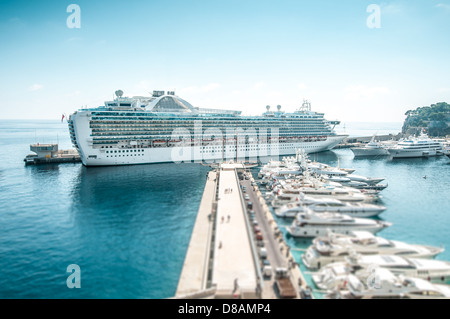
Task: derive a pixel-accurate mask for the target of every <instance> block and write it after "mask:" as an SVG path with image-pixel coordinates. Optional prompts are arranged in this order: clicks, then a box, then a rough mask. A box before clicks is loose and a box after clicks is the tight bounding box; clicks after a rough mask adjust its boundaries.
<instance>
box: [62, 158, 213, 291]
mask: <svg viewBox="0 0 450 319" xmlns="http://www.w3.org/2000/svg"><path fill="white" fill-rule="evenodd" d="M207 171H209V167H205V166H201V165H199V164H182V165H177V164H153V165H133V166H114V167H89V168H86V167H80V169H79V171H78V174H77V175H76V176H74V178H73V181H72V184H73V186H72V190H71V196H70V197H71V209H70V211H71V214H72V219H73V221H74V227H75V229H76V231H77V234H78V237H79V238H78V245H79V246H80V247H82V248H83V252H82V253H80V256H79V258H80V259H82V260H85V261H86V265H85V272H88V273H89V274H90V276H91V279H90V282H89V283H87V284H86V285H90V286H88V287H87V289H89V290H90V291H92V292H98V294H96V295H95V296H96V297H101V298H103V297H107V298H111V297H120V298H127V297H131V298H140V297H145V298H165V297H171V296H172V295H173V294H174V293H175V289H176V285H177V283H178V276H179V273H180V271H181V267H182V265H183V261H184V256H185V253H186V249H187V245H188V243H189V238H190V235H191V231H192V227H193V225H194V222H195V216H196V213H197V210H198V206H199V204H200V199H201V194H202V192H203V185H204V182H205V179H206V178H205V177H206V172H207ZM104 269H108V270H107V271H105V270H104ZM118 274H120V275H118ZM105 280H107V281H108V282H109V288H108V291H107V292H105V291H98V287H97V286H98V285H104V283H102V282H104V281H105ZM86 285H85V287H86Z"/></svg>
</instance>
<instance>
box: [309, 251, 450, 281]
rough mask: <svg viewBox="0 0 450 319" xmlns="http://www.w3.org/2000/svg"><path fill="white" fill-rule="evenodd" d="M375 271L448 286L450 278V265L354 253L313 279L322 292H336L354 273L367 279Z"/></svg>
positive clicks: (444, 262)
mask: <svg viewBox="0 0 450 319" xmlns="http://www.w3.org/2000/svg"><path fill="white" fill-rule="evenodd" d="M375 268H385V269H388V270H390V271H391V272H392V273H393V274H394V275H403V276H408V277H416V278H420V279H425V280H428V281H430V282H434V283H447V282H448V281H449V279H450V262H447V261H441V260H434V259H424V258H406V257H401V256H394V255H369V256H362V255H359V254H353V256H350V257H346V258H345V261H343V262H335V263H331V264H328V265H326V266H323V267H322V268H321V269H320V271H318V272H316V273H315V274H314V275H313V276H312V279H313V281H314V284H315V285H316V286H317V287H319V288H320V289H325V290H328V289H334V288H336V287H337V286H340V285H342V284H343V283H344V282H345V280H346V277H347V275H349V274H354V275H356V276H358V277H364V278H367V277H368V276H370V275H371V273H372V272H373V269H375Z"/></svg>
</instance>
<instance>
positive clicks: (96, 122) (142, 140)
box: [69, 91, 347, 166]
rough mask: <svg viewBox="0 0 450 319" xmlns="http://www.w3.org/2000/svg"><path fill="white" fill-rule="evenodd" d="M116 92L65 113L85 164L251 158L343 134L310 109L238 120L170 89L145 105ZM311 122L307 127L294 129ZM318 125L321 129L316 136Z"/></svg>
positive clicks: (323, 146) (309, 148)
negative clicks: (289, 126)
mask: <svg viewBox="0 0 450 319" xmlns="http://www.w3.org/2000/svg"><path fill="white" fill-rule="evenodd" d="M116 93H120V94H119V95H118V98H117V99H116V100H114V101H112V102H105V107H101V108H97V109H83V110H80V111H78V112H75V113H74V114H72V115H71V116H70V118H69V130H70V134H71V138H72V142H73V144H74V146H75V147H76V148H77V150H78V152H79V154H80V157H81V161H82V163H83V164H84V165H85V166H108V165H134V164H148V163H167V162H175V163H180V162H203V163H212V162H217V161H222V160H225V161H227V160H235V159H238V160H245V159H249V160H253V161H254V160H257V159H263V158H267V157H270V158H274V157H278V156H286V155H294V154H295V152H296V151H297V150H298V149H303V150H305V152H306V153H315V152H321V151H326V150H330V149H332V148H333V147H334V146H336V145H337V144H338V143H340V142H341V141H342V140H343V139H344V138H345V137H347V135H334V133H331V132H332V131H331V130H330V129H329V128H330V127H329V124H327V123H328V122H326V121H325V120H324V119H323V114H321V113H314V112H311V111H310V110H307V111H298V112H297V113H295V112H294V113H293V114H291V115H289V116H287V115H283V116H281V114H284V113H282V112H275V113H273V112H272V113H270V112H269V114H266V115H267V116H261V117H254V118H249V117H242V119H241V117H240V112H236V111H217V110H209V109H205V110H203V111H201V110H200V109H198V108H194V107H192V105H190V104H189V103H187V102H186V101H184V100H182V99H180V98H178V97H176V96H174V95H173V92H172V95H171V94H169V93H168V95H162V96H161V95H160V94H159V93H158V91H155V92H154V95H153V97H152V98H151V99H150V101H151V102H149V104H147V105H140V104H141V103H143V102H141V100H142V99H141V98H138V97H137V98H133V99H128V98H121V97H120V96H121V94H122V93H123V92H121V91H120V92H119V91H118V92H116ZM170 101H172V102H170ZM136 103H138V104H136ZM119 104H120V107H119V106H118V105H119ZM202 112H203V113H202ZM211 114H214V116H217V117H216V118H217V121H218V122H216V121H215V119H216V118H215V117H214V116H212V115H211ZM203 115H204V116H203ZM178 118H179V120H177V119H178ZM285 118H286V119H285ZM302 119H304V120H302ZM315 119H316V120H315ZM288 121H292V123H294V124H292V125H293V127H294V128H293V131H292V135H289V134H288V133H290V132H289V131H288V130H287V128H286V127H287V125H286V123H289V122H288ZM296 121H297V122H296ZM302 121H304V122H302ZM315 121H318V124H317V125H316V126H314V125H312V124H311V132H310V131H309V130H304V131H305V133H303V132H302V129H300V128H299V125H306V124H303V123H308V122H311V123H315ZM219 122H220V124H217V123H219ZM330 123H331V122H330ZM203 124H204V128H203V126H202V125H203ZM250 125H254V127H250ZM330 125H331V124H330ZM261 126H263V127H261ZM318 128H319V129H322V131H323V133H322V134H320V136H319V134H318V131H317V130H318ZM272 129H274V131H272ZM269 133H270V134H269ZM302 134H304V135H302ZM300 135H301V136H300ZM212 136H214V139H213V138H212Z"/></svg>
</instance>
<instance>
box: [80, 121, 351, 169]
mask: <svg viewBox="0 0 450 319" xmlns="http://www.w3.org/2000/svg"><path fill="white" fill-rule="evenodd" d="M76 115H77V116H76V117H74V119H73V122H74V130H75V134H76V136H77V145H78V152H79V154H80V156H81V161H82V163H83V164H84V165H85V166H108V165H134V164H149V163H167V162H175V163H180V162H205V163H212V162H217V161H222V160H234V159H236V157H237V158H238V159H244V158H249V159H257V158H264V157H277V156H285V155H294V154H295V152H296V150H297V149H304V150H305V152H306V153H316V152H322V151H327V150H331V149H332V148H333V147H334V146H336V145H337V144H339V143H340V142H341V141H342V140H343V139H344V138H345V137H346V135H330V136H328V137H327V138H326V140H323V141H316V142H301V143H282V142H278V143H275V142H273V143H264V144H256V143H253V144H247V145H245V144H242V145H239V146H238V149H237V152H236V149H235V147H236V145H235V144H227V145H223V144H219V145H217V143H216V144H214V143H210V145H202V146H182V144H181V143H180V145H181V146H173V147H170V146H161V147H152V148H138V147H136V148H134V147H132V146H131V147H130V145H125V144H124V145H118V146H117V147H112V148H111V147H108V148H101V146H98V145H95V146H94V144H93V139H92V137H91V136H90V135H91V129H90V127H89V117H88V116H87V114H86V113H85V114H83V113H78V114H76Z"/></svg>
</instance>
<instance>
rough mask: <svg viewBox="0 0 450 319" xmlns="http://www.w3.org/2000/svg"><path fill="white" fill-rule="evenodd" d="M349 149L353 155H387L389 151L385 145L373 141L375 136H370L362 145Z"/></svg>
mask: <svg viewBox="0 0 450 319" xmlns="http://www.w3.org/2000/svg"><path fill="white" fill-rule="evenodd" d="M351 150H352V152H353V154H354V155H355V157H358V156H361V157H362V156H386V155H389V152H388V151H387V150H386V146H385V145H384V144H383V143H381V142H377V141H375V136H374V137H372V139H371V140H370V142H369V143H367V144H366V145H365V146H364V147H353V148H351Z"/></svg>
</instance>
